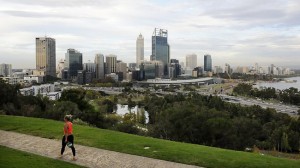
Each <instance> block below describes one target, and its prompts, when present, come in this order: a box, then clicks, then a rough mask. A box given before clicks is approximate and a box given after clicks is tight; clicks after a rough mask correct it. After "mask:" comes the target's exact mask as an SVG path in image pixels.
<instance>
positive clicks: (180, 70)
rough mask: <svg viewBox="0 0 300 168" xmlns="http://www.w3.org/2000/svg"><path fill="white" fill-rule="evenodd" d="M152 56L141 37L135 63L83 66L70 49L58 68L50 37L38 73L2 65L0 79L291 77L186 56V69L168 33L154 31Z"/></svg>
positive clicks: (104, 59)
mask: <svg viewBox="0 0 300 168" xmlns="http://www.w3.org/2000/svg"><path fill="white" fill-rule="evenodd" d="M151 44H152V54H151V55H150V60H149V61H147V60H145V57H144V37H143V36H142V34H140V35H139V36H138V37H137V40H136V62H135V63H129V64H127V63H125V62H123V61H121V60H118V59H117V56H116V55H113V54H110V55H106V56H104V55H103V54H101V53H97V54H95V59H94V61H93V62H88V63H83V55H82V53H80V51H77V50H75V49H68V50H67V52H66V53H65V59H62V60H60V61H59V63H58V65H56V41H55V39H53V38H50V37H39V38H36V69H34V70H23V71H22V72H15V73H12V66H11V64H0V76H3V77H2V78H3V79H5V80H7V81H8V82H9V83H11V84H15V83H22V82H23V83H24V82H25V83H32V81H35V82H37V83H43V79H44V77H45V76H52V77H58V78H61V79H62V80H63V81H69V82H74V83H78V84H81V85H82V84H86V83H91V82H92V81H94V80H99V81H101V80H103V79H105V78H107V77H111V78H112V79H114V80H115V81H141V80H147V79H157V78H161V79H177V78H184V79H186V78H187V79H188V78H196V77H200V76H213V74H218V73H227V74H231V73H250V74H271V75H290V74H293V71H291V70H290V69H289V68H281V67H276V66H274V65H273V64H272V65H271V66H265V67H264V66H258V64H255V66H253V67H237V68H236V69H235V70H233V69H232V68H231V67H230V65H229V64H227V63H226V64H225V67H224V69H223V68H222V67H221V66H214V67H213V66H212V57H211V55H209V54H206V55H204V67H200V66H198V65H197V55H196V54H190V55H186V62H185V65H184V63H183V62H181V63H179V60H177V59H171V58H170V45H169V44H168V31H167V30H164V29H158V28H155V29H154V32H153V34H152V43H151Z"/></svg>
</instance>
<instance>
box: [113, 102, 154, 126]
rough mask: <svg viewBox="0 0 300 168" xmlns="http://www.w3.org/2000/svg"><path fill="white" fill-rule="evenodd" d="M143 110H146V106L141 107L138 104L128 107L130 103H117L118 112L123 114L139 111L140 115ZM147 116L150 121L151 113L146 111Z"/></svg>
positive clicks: (147, 120)
mask: <svg viewBox="0 0 300 168" xmlns="http://www.w3.org/2000/svg"><path fill="white" fill-rule="evenodd" d="M142 111H145V109H144V108H139V107H138V106H135V107H133V108H131V109H129V108H128V105H121V104H117V110H116V113H117V114H119V115H121V116H123V115H125V114H126V113H130V112H131V113H134V114H137V113H139V114H140V115H141V114H142ZM145 117H146V123H148V122H149V114H148V112H147V111H145Z"/></svg>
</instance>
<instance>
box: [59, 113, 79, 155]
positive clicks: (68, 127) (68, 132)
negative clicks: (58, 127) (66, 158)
mask: <svg viewBox="0 0 300 168" xmlns="http://www.w3.org/2000/svg"><path fill="white" fill-rule="evenodd" d="M71 118H72V116H71V115H66V116H65V118H64V120H65V125H64V136H63V138H62V147H61V151H60V155H61V157H62V156H63V154H64V151H65V147H66V145H68V147H70V148H71V149H72V153H73V160H76V158H75V155H76V151H75V148H74V136H73V124H72V122H71Z"/></svg>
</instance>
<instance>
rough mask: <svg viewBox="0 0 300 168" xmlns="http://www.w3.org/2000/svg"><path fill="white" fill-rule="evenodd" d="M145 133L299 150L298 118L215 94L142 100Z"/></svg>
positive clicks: (233, 145)
mask: <svg viewBox="0 0 300 168" xmlns="http://www.w3.org/2000/svg"><path fill="white" fill-rule="evenodd" d="M146 109H147V111H148V113H149V119H150V124H149V126H148V128H149V135H151V136H154V137H159V138H164V139H169V140H174V141H182V142H189V143H196V144H203V145H208V146H216V147H222V148H229V149H236V150H244V149H245V148H246V147H253V146H254V145H255V146H257V147H259V148H261V149H268V150H272V149H277V150H279V151H289V152H299V148H300V144H299V143H300V119H294V118H291V117H290V116H288V115H287V114H282V113H276V111H275V110H273V109H263V108H261V107H259V106H251V107H243V106H241V105H236V104H231V103H226V102H224V101H222V100H221V99H220V98H218V97H213V96H201V95H198V94H189V95H188V96H182V95H177V96H170V95H168V96H165V97H156V96H153V97H151V98H150V99H149V101H148V102H146Z"/></svg>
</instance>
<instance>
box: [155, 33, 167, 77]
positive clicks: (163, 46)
mask: <svg viewBox="0 0 300 168" xmlns="http://www.w3.org/2000/svg"><path fill="white" fill-rule="evenodd" d="M151 58H152V59H151V60H156V61H161V62H162V63H163V66H164V75H165V76H167V75H168V64H169V61H170V46H169V44H168V30H164V29H158V28H155V29H154V32H153V34H152V55H151Z"/></svg>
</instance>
